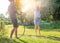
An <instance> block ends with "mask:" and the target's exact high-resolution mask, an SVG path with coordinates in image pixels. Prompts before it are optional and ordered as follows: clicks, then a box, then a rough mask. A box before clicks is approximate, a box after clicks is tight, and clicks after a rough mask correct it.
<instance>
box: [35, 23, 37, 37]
mask: <svg viewBox="0 0 60 43" xmlns="http://www.w3.org/2000/svg"><path fill="white" fill-rule="evenodd" d="M35 33H36V36H37V25H36V24H35Z"/></svg>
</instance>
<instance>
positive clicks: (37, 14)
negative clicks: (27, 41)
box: [8, 0, 40, 40]
mask: <svg viewBox="0 0 60 43" xmlns="http://www.w3.org/2000/svg"><path fill="white" fill-rule="evenodd" d="M9 2H10V5H9V7H8V12H9V16H10V19H11V21H12V24H13V29H12V31H11V34H10V40H12V35H13V33H14V32H15V37H16V38H17V39H18V36H17V28H18V26H19V25H18V23H17V18H16V14H19V13H18V12H17V9H16V7H15V5H14V0H9ZM19 15H21V14H19ZM34 25H35V32H37V31H36V28H37V27H38V32H39V34H40V11H39V7H37V9H36V11H35V13H34Z"/></svg>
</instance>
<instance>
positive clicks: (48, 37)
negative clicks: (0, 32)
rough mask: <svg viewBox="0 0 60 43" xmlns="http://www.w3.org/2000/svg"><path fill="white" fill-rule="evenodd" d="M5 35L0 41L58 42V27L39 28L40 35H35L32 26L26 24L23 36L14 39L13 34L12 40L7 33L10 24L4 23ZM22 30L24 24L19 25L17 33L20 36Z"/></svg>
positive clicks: (10, 42)
mask: <svg viewBox="0 0 60 43" xmlns="http://www.w3.org/2000/svg"><path fill="white" fill-rule="evenodd" d="M5 28H6V31H7V36H6V37H5V38H1V39H0V43H60V29H41V36H40V37H33V36H36V34H35V32H34V27H33V26H26V28H25V33H24V36H22V37H20V38H19V39H16V38H15V37H14V35H13V40H12V41H10V40H9V35H10V32H11V29H12V25H6V27H5ZM23 31H24V26H19V28H18V35H19V36H21V35H22V33H23Z"/></svg>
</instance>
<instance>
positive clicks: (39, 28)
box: [38, 25, 40, 35]
mask: <svg viewBox="0 0 60 43" xmlns="http://www.w3.org/2000/svg"><path fill="white" fill-rule="evenodd" d="M38 33H39V35H40V25H38Z"/></svg>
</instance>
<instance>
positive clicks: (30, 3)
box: [0, 0, 35, 17]
mask: <svg viewBox="0 0 60 43" xmlns="http://www.w3.org/2000/svg"><path fill="white" fill-rule="evenodd" d="M21 2H22V4H23V5H24V7H22V11H23V12H26V11H28V10H29V9H32V8H34V7H35V1H34V0H21ZM9 4H10V3H9V1H8V0H0V14H1V13H2V14H4V15H5V17H7V16H8V15H6V12H7V9H8V6H9Z"/></svg>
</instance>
